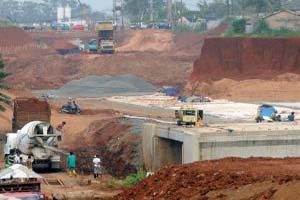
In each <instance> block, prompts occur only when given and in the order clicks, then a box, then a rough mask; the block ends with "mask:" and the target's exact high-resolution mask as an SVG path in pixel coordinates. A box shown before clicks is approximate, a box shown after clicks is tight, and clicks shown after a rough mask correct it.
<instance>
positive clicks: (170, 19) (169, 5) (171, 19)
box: [167, 0, 173, 24]
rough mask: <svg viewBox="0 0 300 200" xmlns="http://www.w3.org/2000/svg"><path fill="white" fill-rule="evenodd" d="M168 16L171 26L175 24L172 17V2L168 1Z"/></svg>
mask: <svg viewBox="0 0 300 200" xmlns="http://www.w3.org/2000/svg"><path fill="white" fill-rule="evenodd" d="M167 13H168V14H167V16H168V21H169V23H170V24H173V17H172V0H167Z"/></svg>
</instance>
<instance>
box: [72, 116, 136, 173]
mask: <svg viewBox="0 0 300 200" xmlns="http://www.w3.org/2000/svg"><path fill="white" fill-rule="evenodd" d="M129 129H130V125H128V124H124V123H122V122H121V121H120V120H119V119H107V120H101V121H94V122H93V123H91V124H90V125H89V127H88V128H87V129H86V130H84V131H83V132H82V133H81V134H80V135H81V139H80V141H74V142H72V146H73V148H72V150H73V151H74V152H75V153H76V155H77V157H78V163H77V164H78V166H79V167H78V169H79V171H81V172H86V173H90V172H91V171H92V165H91V163H92V159H93V156H94V155H96V154H98V155H100V157H101V159H102V162H103V166H104V168H105V169H106V171H107V172H108V173H110V174H112V175H114V176H117V177H124V176H125V175H127V174H129V173H134V172H136V171H137V166H138V163H141V161H138V160H135V159H138V158H140V156H141V155H137V154H139V152H140V149H139V148H140V145H139V144H141V137H138V136H135V135H133V134H132V133H130V130H129ZM87 155H89V156H87Z"/></svg>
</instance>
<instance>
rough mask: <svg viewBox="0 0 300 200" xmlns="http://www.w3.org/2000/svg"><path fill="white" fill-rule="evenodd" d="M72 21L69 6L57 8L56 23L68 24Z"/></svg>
mask: <svg viewBox="0 0 300 200" xmlns="http://www.w3.org/2000/svg"><path fill="white" fill-rule="evenodd" d="M71 19H72V9H71V7H70V6H69V5H66V6H65V7H62V6H60V7H58V8H57V23H69V22H71Z"/></svg>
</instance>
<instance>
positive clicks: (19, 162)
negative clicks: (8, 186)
mask: <svg viewBox="0 0 300 200" xmlns="http://www.w3.org/2000/svg"><path fill="white" fill-rule="evenodd" d="M14 164H21V157H20V154H19V153H17V154H16V155H15V159H14Z"/></svg>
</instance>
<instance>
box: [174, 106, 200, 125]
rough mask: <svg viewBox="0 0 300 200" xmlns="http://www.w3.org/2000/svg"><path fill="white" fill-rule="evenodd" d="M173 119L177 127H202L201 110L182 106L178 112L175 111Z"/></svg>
mask: <svg viewBox="0 0 300 200" xmlns="http://www.w3.org/2000/svg"><path fill="white" fill-rule="evenodd" d="M175 117H176V119H177V125H178V126H196V127H197V128H200V127H203V126H204V123H203V121H202V120H203V110H199V109H196V108H193V107H190V106H183V107H181V108H180V109H179V110H175Z"/></svg>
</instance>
